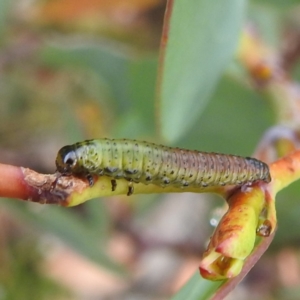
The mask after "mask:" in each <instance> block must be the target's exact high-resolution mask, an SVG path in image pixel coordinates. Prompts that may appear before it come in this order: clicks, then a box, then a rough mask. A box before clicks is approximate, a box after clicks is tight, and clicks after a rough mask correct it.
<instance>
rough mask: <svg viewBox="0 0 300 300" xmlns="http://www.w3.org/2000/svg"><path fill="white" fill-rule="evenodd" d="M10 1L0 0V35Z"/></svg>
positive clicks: (3, 27)
mask: <svg viewBox="0 0 300 300" xmlns="http://www.w3.org/2000/svg"><path fill="white" fill-rule="evenodd" d="M11 3H12V1H9V0H0V35H2V33H3V31H4V29H5V28H6V26H5V24H6V20H7V17H8V12H9V9H10V5H11Z"/></svg>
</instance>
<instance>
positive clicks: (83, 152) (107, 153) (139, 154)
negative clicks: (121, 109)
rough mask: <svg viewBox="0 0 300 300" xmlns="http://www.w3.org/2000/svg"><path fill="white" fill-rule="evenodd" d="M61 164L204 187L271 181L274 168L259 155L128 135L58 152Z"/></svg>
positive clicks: (69, 169)
mask: <svg viewBox="0 0 300 300" xmlns="http://www.w3.org/2000/svg"><path fill="white" fill-rule="evenodd" d="M56 166H57V170H58V171H59V172H60V173H62V174H63V175H70V174H73V175H77V176H87V177H88V176H91V175H107V176H111V177H112V178H113V179H119V178H125V179H127V180H129V181H132V182H136V183H138V182H141V183H144V184H148V183H152V184H155V185H159V186H168V185H171V186H174V187H193V188H195V187H201V188H203V187H207V186H222V185H237V184H238V185H240V184H244V183H248V182H249V183H252V182H255V181H260V180H261V181H265V182H269V181H270V180H271V178H270V173H269V168H268V166H267V165H266V164H265V163H263V162H261V161H259V160H257V159H255V158H248V157H246V158H245V157H240V156H235V155H227V154H218V153H206V152H200V151H192V150H185V149H180V148H171V147H166V146H160V145H156V144H153V143H148V142H139V141H135V140H127V139H123V140H112V139H99V140H88V141H84V142H80V143H76V144H74V145H70V146H65V147H63V148H62V149H60V150H59V152H58V155H57V158H56ZM187 191H188V188H187Z"/></svg>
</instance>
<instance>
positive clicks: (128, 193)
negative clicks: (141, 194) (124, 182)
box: [127, 180, 134, 196]
mask: <svg viewBox="0 0 300 300" xmlns="http://www.w3.org/2000/svg"><path fill="white" fill-rule="evenodd" d="M133 192H134V187H133V182H132V181H131V180H130V181H129V182H128V192H127V196H130V195H132V194H133Z"/></svg>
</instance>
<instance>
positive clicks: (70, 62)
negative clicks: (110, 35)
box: [40, 41, 130, 112]
mask: <svg viewBox="0 0 300 300" xmlns="http://www.w3.org/2000/svg"><path fill="white" fill-rule="evenodd" d="M40 59H41V60H42V62H43V63H45V64H48V65H50V66H52V67H54V66H57V67H59V68H62V67H66V66H69V67H70V66H71V67H72V68H75V67H76V66H77V67H83V68H88V69H90V70H92V71H93V72H95V73H96V74H97V75H98V76H99V77H100V78H102V80H103V84H105V85H107V88H108V92H109V93H110V94H111V96H112V97H114V98H115V99H116V100H117V101H118V104H119V105H118V108H119V111H122V112H123V111H124V109H128V104H129V101H130V98H129V92H128V82H127V73H128V68H129V62H130V59H129V58H127V57H126V56H125V55H122V54H120V52H118V51H116V50H114V49H113V48H112V49H111V48H109V46H107V45H103V44H95V43H90V44H89V43H87V42H86V41H77V43H73V44H72V43H71V42H70V45H69V47H63V46H62V45H59V44H57V45H56V46H55V45H51V46H50V45H47V46H45V47H44V49H42V51H41V54H40Z"/></svg>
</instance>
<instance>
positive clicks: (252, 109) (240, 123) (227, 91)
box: [178, 76, 272, 156]
mask: <svg viewBox="0 0 300 300" xmlns="http://www.w3.org/2000/svg"><path fill="white" fill-rule="evenodd" d="M270 124H272V114H271V112H270V110H269V109H268V106H267V103H266V102H265V101H263V99H262V98H261V96H260V95H258V94H257V93H255V92H254V91H253V90H251V89H248V88H246V87H244V86H243V85H241V84H239V83H238V82H237V81H236V80H234V79H233V78H231V77H229V76H224V77H223V78H222V79H221V81H220V84H219V85H218V88H217V90H216V92H215V95H214V96H213V97H212V99H211V101H210V102H209V103H208V105H207V106H206V109H205V110H204V113H203V114H202V117H201V118H200V119H199V120H198V121H197V122H196V124H195V125H194V126H193V127H192V128H191V130H190V131H189V134H188V135H186V136H185V137H184V138H183V139H182V140H181V141H180V142H179V143H178V145H179V146H182V147H188V148H191V149H198V150H201V151H209V152H224V153H230V154H238V155H244V156H249V155H251V154H252V153H253V151H254V149H255V147H256V145H257V143H258V141H259V140H260V138H261V135H262V134H263V132H264V131H265V130H266V129H267V128H268V126H270Z"/></svg>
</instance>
